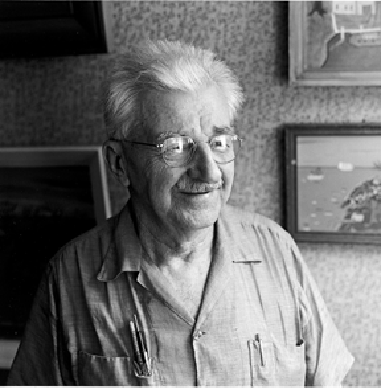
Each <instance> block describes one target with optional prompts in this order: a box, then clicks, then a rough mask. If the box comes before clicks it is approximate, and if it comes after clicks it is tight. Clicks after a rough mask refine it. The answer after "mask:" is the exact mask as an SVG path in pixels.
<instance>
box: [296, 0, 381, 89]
mask: <svg viewBox="0 0 381 389" xmlns="http://www.w3.org/2000/svg"><path fill="white" fill-rule="evenodd" d="M289 76H290V83H291V84H294V85H381V1H290V2H289Z"/></svg>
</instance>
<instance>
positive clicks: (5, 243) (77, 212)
mask: <svg viewBox="0 0 381 389" xmlns="http://www.w3.org/2000/svg"><path fill="white" fill-rule="evenodd" d="M95 224H96V220H95V212H94V201H93V195H92V186H91V179H90V171H89V167H88V166H55V167H48V166H47V167H33V168H31V167H12V168H0V258H1V260H0V307H1V310H0V336H3V337H18V336H20V334H21V333H22V330H23V327H24V325H25V322H26V319H27V316H28V313H29V309H30V306H31V302H32V299H33V296H34V295H35V292H36V289H37V286H38V283H39V280H40V278H41V275H42V272H43V269H44V268H45V266H46V264H47V262H48V260H49V259H50V258H51V257H52V256H53V255H54V254H55V253H56V252H57V251H58V250H59V249H60V247H61V246H63V245H64V244H65V243H67V242H68V241H69V240H71V239H73V238H74V237H76V236H78V235H79V234H81V233H83V232H85V231H87V230H88V229H90V228H91V227H93V226H94V225H95Z"/></svg>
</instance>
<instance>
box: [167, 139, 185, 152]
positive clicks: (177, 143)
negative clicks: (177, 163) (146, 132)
mask: <svg viewBox="0 0 381 389" xmlns="http://www.w3.org/2000/svg"><path fill="white" fill-rule="evenodd" d="M189 147H191V143H190V142H189V141H188V140H187V139H183V138H168V139H166V140H165V150H166V151H167V152H175V153H176V152H177V153H181V152H183V151H185V150H187V149H188V148H189Z"/></svg>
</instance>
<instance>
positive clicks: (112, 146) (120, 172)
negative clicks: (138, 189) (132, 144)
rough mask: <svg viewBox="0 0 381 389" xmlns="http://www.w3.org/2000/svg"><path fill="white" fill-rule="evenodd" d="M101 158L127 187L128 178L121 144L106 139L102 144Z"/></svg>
mask: <svg viewBox="0 0 381 389" xmlns="http://www.w3.org/2000/svg"><path fill="white" fill-rule="evenodd" d="M103 158H104V160H105V161H106V164H107V166H108V168H109V169H110V171H111V173H112V174H113V176H114V177H115V178H116V179H117V180H118V181H119V182H120V183H121V184H122V185H123V186H124V187H126V188H127V187H128V185H129V182H130V180H129V179H128V172H127V169H126V164H125V157H124V154H123V147H122V144H121V143H120V142H115V141H112V140H108V141H106V142H105V143H104V144H103Z"/></svg>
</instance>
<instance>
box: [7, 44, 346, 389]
mask: <svg viewBox="0 0 381 389" xmlns="http://www.w3.org/2000/svg"><path fill="white" fill-rule="evenodd" d="M241 102H242V93H241V89H240V87H239V86H238V83H237V81H236V79H235V77H234V76H233V74H232V73H231V71H230V70H229V69H228V68H227V66H226V65H225V64H223V63H222V62H220V61H218V60H216V59H215V57H214V55H213V54H212V53H211V52H209V51H207V50H201V49H196V48H194V47H191V46H188V45H185V44H181V43H178V42H166V41H165V42H157V43H152V42H151V43H149V44H147V45H145V46H144V47H143V48H141V49H140V50H138V51H136V52H135V53H134V54H131V55H128V56H124V57H123V58H122V59H121V61H120V64H119V66H118V67H117V69H116V70H115V71H114V73H113V74H112V76H111V79H110V81H109V83H108V88H107V98H106V115H105V117H106V124H107V127H108V130H109V139H108V141H107V142H106V143H105V146H104V151H105V157H106V160H107V163H108V165H109V168H110V169H111V171H112V173H113V174H114V175H115V176H116V177H117V178H118V180H119V181H120V182H121V183H122V184H123V185H125V186H126V187H127V186H129V192H130V200H129V201H128V203H127V205H126V206H125V208H124V209H123V210H122V211H121V212H120V213H119V214H118V215H116V216H114V217H113V218H111V219H109V220H108V221H107V223H106V224H105V225H102V226H99V227H97V228H95V229H93V230H92V231H90V232H88V233H86V234H84V235H82V236H80V237H79V238H77V239H75V240H74V241H72V242H70V243H69V244H68V245H66V246H65V247H64V248H62V249H61V250H60V251H59V252H58V254H57V255H56V256H55V258H54V259H53V260H52V261H51V262H50V264H49V266H48V268H47V271H46V273H45V275H44V277H43V280H42V283H41V285H40V288H39V291H38V293H37V296H36V299H35V303H34V306H33V309H32V312H31V316H30V320H29V322H28V325H27V328H26V331H25V335H24V338H23V340H22V342H21V346H20V349H19V351H18V353H17V356H16V358H15V361H14V364H13V367H12V371H11V373H10V378H9V383H10V384H24V385H62V384H69V385H76V384H78V385H145V386H146V385H156V386H161V385H176V386H177V385H187V386H193V385H218V386H221V385H230V386H238V385H247V386H249V385H253V386H256V385H272V386H274V385H285V386H292V385H299V386H303V385H318V386H324V385H329V386H331V385H338V384H340V383H341V381H342V380H343V378H344V376H345V375H346V373H347V371H348V370H349V368H350V366H351V364H352V361H353V358H352V356H351V355H350V353H349V352H348V350H347V349H346V347H345V345H344V343H343V341H342V339H341V337H340V335H339V333H338V331H337V329H336V327H335V325H334V323H333V322H332V320H331V318H330V316H329V313H328V311H327V308H326V307H325V305H324V302H323V300H322V298H321V296H320V294H319V292H318V290H317V288H316V285H315V283H314V281H313V280H312V278H311V275H310V273H309V271H308V269H307V268H306V265H305V263H304V262H303V259H302V258H301V255H300V253H299V251H298V249H297V247H296V246H295V244H294V242H293V241H292V239H291V238H290V236H289V235H288V234H287V233H286V232H285V231H283V230H282V229H281V228H280V227H279V226H278V225H276V224H275V223H274V222H272V221H270V220H268V219H266V218H264V217H262V216H259V215H257V214H250V213H248V212H243V211H241V210H239V209H235V208H232V207H230V206H228V205H226V202H227V200H228V198H229V195H230V191H231V187H232V184H233V176H234V158H235V156H236V153H237V149H238V148H239V146H240V140H239V138H238V137H237V134H236V133H235V131H234V128H233V127H232V121H233V119H234V117H235V114H236V112H237V109H238V108H239V106H240V104H241Z"/></svg>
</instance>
